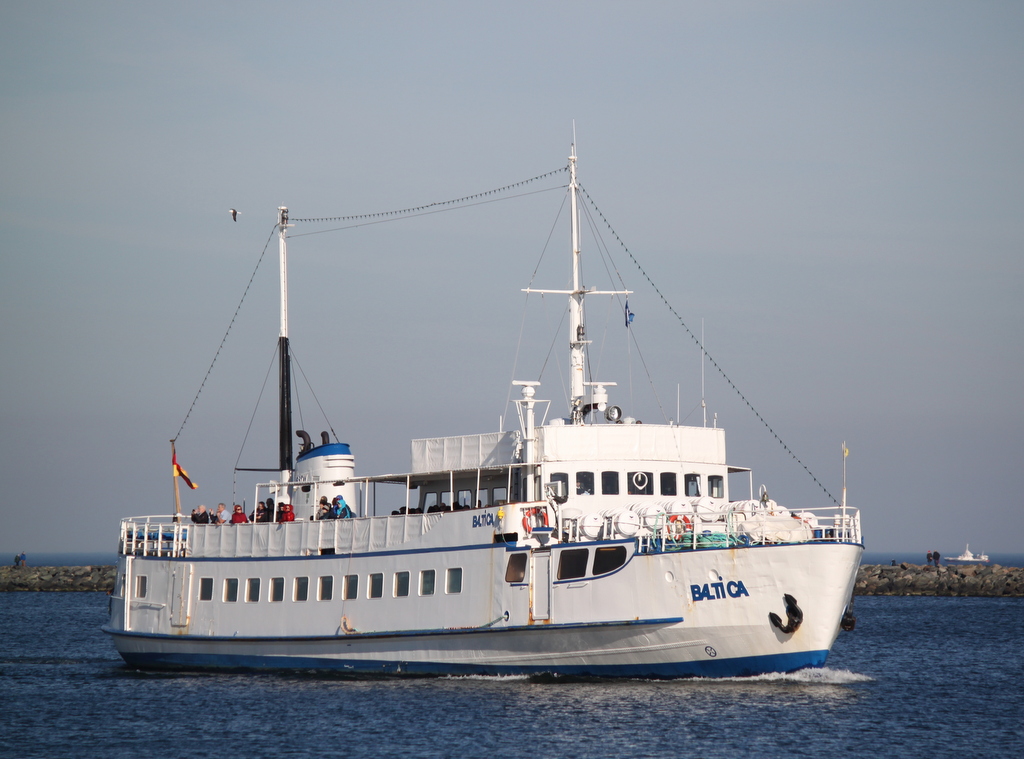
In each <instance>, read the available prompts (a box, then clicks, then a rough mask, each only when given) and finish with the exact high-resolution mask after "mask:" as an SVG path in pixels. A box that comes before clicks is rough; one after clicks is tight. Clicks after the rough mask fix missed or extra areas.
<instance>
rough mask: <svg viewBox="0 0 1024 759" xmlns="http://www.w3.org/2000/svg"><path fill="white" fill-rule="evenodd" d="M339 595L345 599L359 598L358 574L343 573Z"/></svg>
mask: <svg viewBox="0 0 1024 759" xmlns="http://www.w3.org/2000/svg"><path fill="white" fill-rule="evenodd" d="M341 597H342V598H343V599H345V600H346V601H351V600H352V599H353V598H359V575H345V581H344V585H343V587H342V596H341Z"/></svg>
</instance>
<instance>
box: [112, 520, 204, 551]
mask: <svg viewBox="0 0 1024 759" xmlns="http://www.w3.org/2000/svg"><path fill="white" fill-rule="evenodd" d="M196 526H197V525H193V524H190V523H186V522H182V521H181V519H180V517H179V518H177V519H176V518H175V517H174V516H172V515H169V516H149V517H129V518H127V519H122V520H121V535H120V540H119V541H118V547H117V550H118V553H120V554H122V555H124V556H163V557H168V558H173V557H181V556H187V555H188V554H189V543H188V534H189V530H190V529H191V528H193V527H196Z"/></svg>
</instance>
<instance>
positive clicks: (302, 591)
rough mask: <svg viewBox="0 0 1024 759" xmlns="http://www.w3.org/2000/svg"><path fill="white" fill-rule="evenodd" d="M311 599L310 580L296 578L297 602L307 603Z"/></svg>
mask: <svg viewBox="0 0 1024 759" xmlns="http://www.w3.org/2000/svg"><path fill="white" fill-rule="evenodd" d="M308 599H309V578H308V577H296V578H295V600H296V601H306V600H308Z"/></svg>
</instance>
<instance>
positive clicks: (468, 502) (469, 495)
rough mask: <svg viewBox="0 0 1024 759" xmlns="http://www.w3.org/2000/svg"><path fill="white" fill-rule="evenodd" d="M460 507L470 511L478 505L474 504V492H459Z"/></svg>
mask: <svg viewBox="0 0 1024 759" xmlns="http://www.w3.org/2000/svg"><path fill="white" fill-rule="evenodd" d="M458 503H459V506H461V507H463V508H464V509H468V508H470V507H472V506H475V505H476V504H474V503H473V491H472V490H460V491H459V501H458Z"/></svg>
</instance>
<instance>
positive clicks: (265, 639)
mask: <svg viewBox="0 0 1024 759" xmlns="http://www.w3.org/2000/svg"><path fill="white" fill-rule="evenodd" d="M682 621H683V618H682V617H665V618H663V619H630V620H627V621H624V622H578V623H575V624H572V623H570V624H549V625H545V624H536V625H503V626H501V627H486V626H484V627H460V628H453V629H451V630H404V631H402V632H376V633H360V632H354V633H349V634H347V635H301V636H300V635H288V636H260V637H241V636H238V635H165V634H164V633H146V632H124V631H123V630H117V629H114V628H112V627H103V628H101V629H102V630H103V632H105V633H108V634H110V635H113V636H114V637H123V638H150V639H164V640H175V641H177V640H189V641H199V642H202V641H221V640H230V641H234V642H238V641H247V642H253V641H255V642H259V643H287V642H290V641H294V642H296V643H299V642H307V641H318V640H335V641H348V642H352V641H356V640H369V639H380V638H414V637H422V636H427V635H430V636H437V635H443V636H450V635H492V634H497V633H510V632H517V633H522V632H526V633H530V632H544V631H547V632H551V631H552V630H593V629H595V628H604V627H635V626H637V625H659V626H663V625H675V624H678V623H680V622H682Z"/></svg>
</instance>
